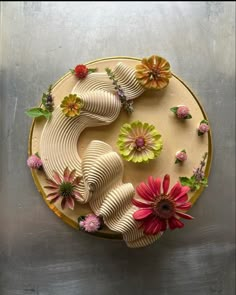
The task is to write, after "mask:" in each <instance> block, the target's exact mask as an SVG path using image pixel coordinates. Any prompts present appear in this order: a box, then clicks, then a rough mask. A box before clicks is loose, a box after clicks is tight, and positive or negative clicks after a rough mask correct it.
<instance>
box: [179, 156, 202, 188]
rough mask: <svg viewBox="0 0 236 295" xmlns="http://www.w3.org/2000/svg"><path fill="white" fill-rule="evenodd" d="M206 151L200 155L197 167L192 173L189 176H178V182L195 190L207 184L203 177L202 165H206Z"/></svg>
mask: <svg viewBox="0 0 236 295" xmlns="http://www.w3.org/2000/svg"><path fill="white" fill-rule="evenodd" d="M207 156H208V153H205V154H204V155H203V157H202V160H201V162H200V165H199V167H197V168H194V169H193V175H192V176H191V177H190V178H189V177H180V178H179V180H180V183H181V184H182V185H186V186H188V187H189V188H190V189H191V191H196V190H199V189H200V188H201V186H203V187H207V186H208V180H207V178H206V177H205V172H204V167H205V166H206V159H207Z"/></svg>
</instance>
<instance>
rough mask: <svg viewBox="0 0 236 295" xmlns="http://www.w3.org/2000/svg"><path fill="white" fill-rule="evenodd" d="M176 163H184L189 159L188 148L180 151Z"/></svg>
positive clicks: (176, 156)
mask: <svg viewBox="0 0 236 295" xmlns="http://www.w3.org/2000/svg"><path fill="white" fill-rule="evenodd" d="M175 158H176V160H175V164H177V163H183V162H184V161H186V160H187V158H188V157H187V153H186V150H182V151H178V152H177V153H176V155H175Z"/></svg>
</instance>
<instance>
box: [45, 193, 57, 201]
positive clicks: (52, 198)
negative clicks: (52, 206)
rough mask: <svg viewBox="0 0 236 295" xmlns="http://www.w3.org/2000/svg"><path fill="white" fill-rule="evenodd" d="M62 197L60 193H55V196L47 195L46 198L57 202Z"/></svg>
mask: <svg viewBox="0 0 236 295" xmlns="http://www.w3.org/2000/svg"><path fill="white" fill-rule="evenodd" d="M59 198H60V195H58V194H57V195H53V196H49V195H48V196H47V198H46V200H47V201H49V202H51V203H55V202H56V201H57V200H58V199H59Z"/></svg>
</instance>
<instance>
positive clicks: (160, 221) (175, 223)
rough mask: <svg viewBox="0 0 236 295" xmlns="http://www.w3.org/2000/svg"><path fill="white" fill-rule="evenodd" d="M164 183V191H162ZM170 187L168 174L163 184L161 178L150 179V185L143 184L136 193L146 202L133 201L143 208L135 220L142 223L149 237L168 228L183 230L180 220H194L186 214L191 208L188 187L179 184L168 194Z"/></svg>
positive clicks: (135, 213) (136, 213)
mask: <svg viewBox="0 0 236 295" xmlns="http://www.w3.org/2000/svg"><path fill="white" fill-rule="evenodd" d="M161 183H162V189H161ZM169 185H170V176H169V175H168V174H167V175H165V177H164V180H163V182H162V179H161V178H156V179H154V178H153V177H151V176H150V177H149V178H148V184H145V183H144V182H142V183H141V184H140V185H138V186H137V188H136V191H137V193H138V194H139V196H140V197H141V198H142V199H143V200H144V202H141V201H139V200H135V199H133V200H132V202H133V204H134V205H135V206H137V207H139V208H141V209H139V210H137V211H136V212H134V214H133V217H134V219H135V220H137V221H140V222H141V225H140V227H142V228H143V229H144V233H145V234H147V235H156V234H158V233H159V232H163V231H165V230H166V229H167V228H169V229H175V228H182V227H183V226H184V224H183V222H181V221H180V220H179V218H181V217H182V218H185V219H193V217H192V216H190V215H188V214H186V213H184V212H186V211H187V210H188V209H190V208H191V205H192V204H191V203H190V202H188V195H187V193H188V191H189V190H190V188H189V187H188V186H181V184H180V183H179V182H177V183H176V184H175V185H174V186H173V188H172V189H171V190H170V192H168V190H169Z"/></svg>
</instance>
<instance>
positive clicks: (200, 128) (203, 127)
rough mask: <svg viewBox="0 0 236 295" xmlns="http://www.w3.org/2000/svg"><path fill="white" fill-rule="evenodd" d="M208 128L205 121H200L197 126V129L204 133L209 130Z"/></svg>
mask: <svg viewBox="0 0 236 295" xmlns="http://www.w3.org/2000/svg"><path fill="white" fill-rule="evenodd" d="M209 129H210V127H209V125H207V124H206V123H201V124H200V125H199V127H198V131H199V132H201V133H206V132H208V131H209Z"/></svg>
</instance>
